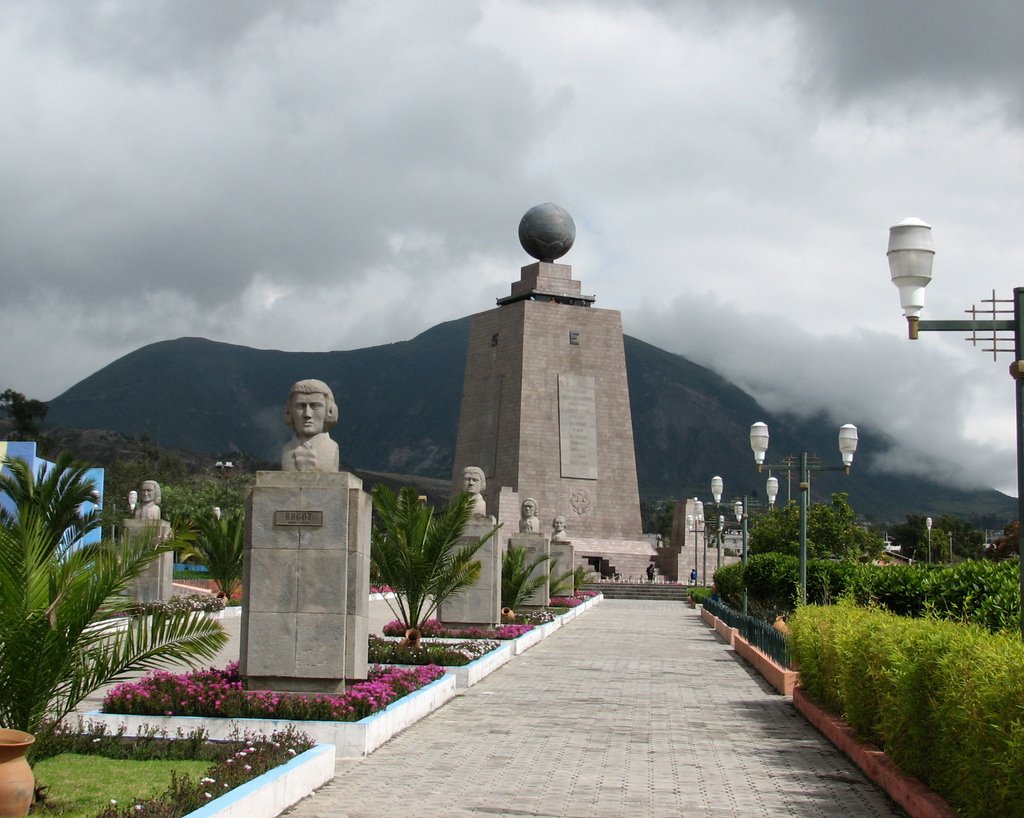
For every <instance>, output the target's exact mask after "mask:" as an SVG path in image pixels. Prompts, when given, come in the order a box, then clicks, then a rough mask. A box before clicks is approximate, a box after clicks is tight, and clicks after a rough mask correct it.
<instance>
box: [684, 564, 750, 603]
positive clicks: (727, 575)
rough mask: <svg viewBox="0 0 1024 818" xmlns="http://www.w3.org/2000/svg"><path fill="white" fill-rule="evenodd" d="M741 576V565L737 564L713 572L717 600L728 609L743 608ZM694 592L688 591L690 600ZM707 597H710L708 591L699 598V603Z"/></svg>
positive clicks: (742, 574)
mask: <svg viewBox="0 0 1024 818" xmlns="http://www.w3.org/2000/svg"><path fill="white" fill-rule="evenodd" d="M743 576H744V573H743V564H742V563H739V562H737V563H733V564H732V565H724V566H722V567H721V568H719V569H718V570H717V571H715V577H714V581H715V591H716V592H717V593H718V598H719V599H721V600H722V602H724V603H725V604H726V605H728V606H729V607H730V608H736V609H737V610H739V609H740V608H742V607H743ZM696 590H698V589H697V588H691V589H690V597H691V598H692V597H693V596H694V591H696ZM707 596H710V591H709V592H708V593H707V594H705V595H703V596H702V597H701V601H703V599H704V598H705V597H707Z"/></svg>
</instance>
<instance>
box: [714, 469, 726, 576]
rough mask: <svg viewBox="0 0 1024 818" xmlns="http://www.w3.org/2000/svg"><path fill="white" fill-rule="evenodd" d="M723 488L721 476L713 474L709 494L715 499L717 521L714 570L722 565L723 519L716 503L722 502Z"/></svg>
mask: <svg viewBox="0 0 1024 818" xmlns="http://www.w3.org/2000/svg"><path fill="white" fill-rule="evenodd" d="M724 490H725V484H724V483H723V482H722V478H721V477H719V476H718V475H715V476H714V477H712V478H711V496H712V498H714V501H715V519H716V520H717V522H718V530H717V531H716V532H715V550H716V553H717V557H716V561H715V570H716V571H717V570H718V569H719V568H721V567H722V522H723V519H722V517H721V515H719V513H718V505H719V503H721V502H722V492H723V491H724Z"/></svg>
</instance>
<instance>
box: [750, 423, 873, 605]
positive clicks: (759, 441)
mask: <svg viewBox="0 0 1024 818" xmlns="http://www.w3.org/2000/svg"><path fill="white" fill-rule="evenodd" d="M768 438H769V434H768V424H767V423H763V422H761V421H758V422H757V423H754V424H752V425H751V427H750V448H751V450H752V451H753V452H754V463H756V464H757V470H758V471H763V470H764V469H779V470H786V471H790V470H792V469H793V465H794V464H792V463H782V464H776V465H768V464H766V463H765V462H764V456H765V453H766V452H767V451H768ZM856 451H857V427H856V426H854V425H853V424H852V423H847V424H846V425H845V426H841V427H839V452H840V454H841V455H842V457H843V465H842V466H823V465H821V464H819V463H809V462H808V459H807V452H802V453H801V454H800V465H799V469H800V486H799V488H800V602H801V603H802V604H806V603H807V494H808V492H809V491H810V488H811V483H810V480H811V476H810V473H811V472H812V471H844V472H846V473H847V474H849V473H850V467H851V466H852V465H853V455H854V452H856Z"/></svg>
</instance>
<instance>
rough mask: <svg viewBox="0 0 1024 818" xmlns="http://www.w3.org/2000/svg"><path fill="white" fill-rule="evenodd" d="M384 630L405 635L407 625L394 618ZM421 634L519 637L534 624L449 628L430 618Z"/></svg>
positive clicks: (438, 636)
mask: <svg viewBox="0 0 1024 818" xmlns="http://www.w3.org/2000/svg"><path fill="white" fill-rule="evenodd" d="M382 630H383V631H384V635H385V636H405V625H403V624H402V623H401V622H399V621H398V620H397V619H392V620H391V621H390V622H388V623H387V624H386V625H385V626H384V627H383V628H382ZM419 630H420V636H426V637H434V638H436V639H440V638H444V639H518V638H519V637H520V636H522V635H523V634H524V633H526V632H527V631H532V630H533V625H502V626H501V627H500V628H448V627H445V625H444V624H443V623H442V622H440V621H439V620H437V619H428V620H427V621H426V622H424V623H423V624H421V625H420V628H419Z"/></svg>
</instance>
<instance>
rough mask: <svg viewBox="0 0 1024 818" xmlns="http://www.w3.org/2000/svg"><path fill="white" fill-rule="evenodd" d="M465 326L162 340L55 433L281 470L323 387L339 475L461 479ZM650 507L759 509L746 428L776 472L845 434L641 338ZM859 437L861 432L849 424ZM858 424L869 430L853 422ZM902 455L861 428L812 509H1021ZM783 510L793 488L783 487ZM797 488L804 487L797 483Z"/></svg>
mask: <svg viewBox="0 0 1024 818" xmlns="http://www.w3.org/2000/svg"><path fill="white" fill-rule="evenodd" d="M472 318H473V316H466V317H464V318H459V319H456V320H453V321H447V322H444V323H442V324H438V325H436V326H434V327H431V328H429V329H427V330H424V331H423V332H421V333H419V334H418V335H416V336H414V337H413V338H410V339H408V340H405V341H396V342H393V343H389V344H381V345H378V346H371V347H365V348H362V349H355V350H344V351H332V352H286V351H282V350H264V349H258V348H255V347H248V346H242V345H237V344H228V343H224V342H219V341H210V340H208V339H205V338H199V337H195V336H189V337H183V338H178V339H174V340H165V341H158V342H155V343H153V344H148V345H146V346H144V347H140V348H139V349H137V350H135V351H134V352H131V353H128V354H127V355H124V356H122V357H121V358H118V359H117V360H115V361H113V362H111V363H110V364H108V365H107V366H105V367H103V368H101V369H100V370H98V371H97V372H95V373H93V374H92V375H90V376H88V377H86V378H84V379H82V380H81V381H79V382H78V383H77V384H75V385H74V386H72V387H71V388H70V389H68V390H67V391H65V392H64V393H62V394H61V395H58V396H57V397H56V398H54V399H53V400H52V401H51V402H50V404H49V414H48V416H47V425H48V426H51V425H52V426H59V427H69V428H80V429H109V430H113V431H116V432H120V433H122V434H126V435H142V434H146V435H148V436H149V438H150V439H151V440H152V441H153V442H155V443H157V444H159V445H165V446H170V447H173V448H178V449H185V450H189V451H195V452H199V453H203V452H205V453H207V454H209V455H211V457H216V456H224V455H229V454H230V453H232V452H238V453H247V454H249V455H252V456H254V457H256V458H258V459H262V460H269V461H271V462H273V461H275V460H276V459H277V457H278V452H279V450H280V446H281V445H282V443H283V442H284V441H285V440H287V438H288V435H289V432H288V429H287V428H286V427H285V425H284V423H283V420H282V415H281V411H282V408H283V403H284V398H285V396H286V395H287V393H288V389H289V387H290V386H291V384H292V383H294V382H295V381H297V380H300V379H302V378H310V377H315V378H319V379H321V380H324V381H326V382H327V383H328V384H330V385H331V388H332V389H333V390H334V392H335V398H336V400H337V402H338V407H339V423H338V426H337V427H336V428H335V430H334V432H333V433H332V436H333V437H334V438H335V439H336V440H337V441H338V443H339V445H340V447H341V459H342V462H343V463H346V464H350V465H351V466H352V467H354V468H359V469H362V470H366V471H371V472H382V473H391V474H395V473H397V474H407V475H416V476H420V477H424V478H431V479H441V480H447V479H450V476H451V471H452V466H453V458H454V450H455V437H456V434H457V428H458V418H459V406H460V403H461V397H462V378H463V370H464V367H465V358H466V349H467V346H468V341H469V327H470V323H471V321H472ZM624 345H625V354H626V370H627V377H628V381H629V390H630V408H631V411H632V416H633V436H634V446H635V450H636V460H637V477H638V482H639V485H640V494H641V497H642V499H643V500H644V501H645V502H648V503H650V502H655V501H660V500H665V499H680V498H683V497H693V496H699V497H701V498H704V499H707V495H708V493H709V488H708V484H709V482H710V479H711V477H712V476H713V475H716V474H717V475H720V476H721V477H722V478H723V479H724V481H725V491H726V494H725V498H728V499H730V500H731V499H732V498H733V497H735V496H738V495H741V494H747V495H750V496H753V497H762V498H763V494H764V483H765V478H766V477H767V475H766V474H758V473H757V470H756V468H755V466H754V462H753V458H752V455H751V452H750V447H749V443H748V433H749V428H750V424H751V423H753V422H754V421H757V420H763V421H766V422H767V423H768V424H769V427H770V428H771V433H772V438H771V449H770V451H769V459H770V460H771V461H772V462H777V461H778V460H780V459H782V458H783V457H784V456H785V455H787V454H793V453H798V452H799V451H808V452H812V453H813V452H816V453H818V454H820V455H821V457H822V461H823V462H824V463H825V464H828V465H831V464H833V462H835V463H838V462H839V453H838V449H837V444H836V433H837V430H838V426H839V424H835V423H833V422H831V421H829V420H827V419H825V418H824V417H815V418H810V419H799V418H795V417H791V416H788V415H783V414H776V413H772V412H768V411H766V410H765V409H764V408H763V407H762V406H760V404H759V403H758V402H757V400H756V397H754V396H752V395H750V394H748V393H746V392H744V391H743V390H742V389H740V388H739V387H737V386H736V385H734V384H732V383H730V382H729V381H727V380H726V379H724V378H723V377H721V376H720V375H718V374H717V373H715V372H713V371H712V370H710V369H707V368H705V367H702V366H700V365H699V364H696V363H694V362H692V361H690V360H688V359H687V358H685V357H684V356H681V355H678V354H676V353H671V352H667V351H665V350H663V349H660V348H658V347H655V346H653V345H652V344H648V343H646V342H645V341H641V340H639V339H637V338H633V337H631V336H628V335H627V336H625V338H624ZM851 420H852V422H854V423H856V419H855V418H854V419H851ZM858 426H860V425H859V424H858ZM890 444H891V441H889V440H888V439H887V438H886V437H885V436H884V435H883V434H881V433H880V432H878V431H876V430H873V429H870V428H867V427H864V426H860V447H859V449H858V453H857V456H856V458H855V460H854V466H853V470H852V472H851V474H850V475H849V476H846V475H843V474H841V473H834V472H821V473H815V474H814V475H813V479H812V501H820V500H823V499H827V497H828V495H829V494H830V493H831V492H833V491H847V492H849V493H850V498H851V502H852V503H853V505H854V507H855V508H856V509H857V510H858V511H859V512H861V513H862V514H864V515H865V516H867V517H869V518H871V519H874V520H876V521H885V520H888V521H899V520H902V519H903V518H904V517H905V515H907V514H911V513H922V514H930V515H932V516H937V515H940V514H942V513H955V514H960V515H961V516H970V515H974V516H976V517H982V518H986V519H988V518H992V521H991V522H989V524H988V525H987V527H994V526H995V522H994V521H995V520H1000V522H999V523H998V525H999V526H1001V525H1002V524H1003V523H1005V522H1006V521H1008V520H1010V519H1015V517H1016V501H1015V500H1014V499H1012V498H1009V497H1007V496H1006V495H1004V494H1001V493H999V492H996V491H994V490H987V489H978V490H975V491H970V490H962V489H957V488H953V487H948V486H942V485H940V484H937V483H934V482H932V481H928V480H924V479H922V478H916V477H915V478H909V477H901V476H897V475H892V474H887V473H885V472H881V471H879V470H877V469H875V468H873V466H872V455H873V454H880V453H882V452H884V451H885V450H886V449H887V448H888V447H889V445H890ZM777 476H778V477H779V482H780V485H781V486H782V491H781V492H780V498H779V499H780V500H783V501H784V500H785V499H786V496H785V492H786V485H787V481H786V476H785V475H784V474H778V475H777ZM794 483H795V478H794Z"/></svg>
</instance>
